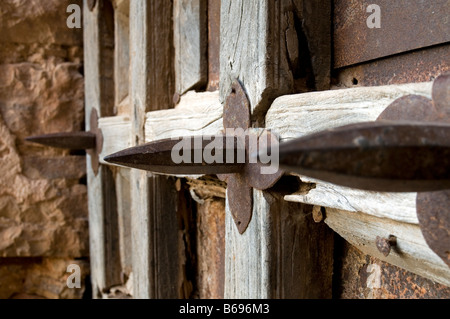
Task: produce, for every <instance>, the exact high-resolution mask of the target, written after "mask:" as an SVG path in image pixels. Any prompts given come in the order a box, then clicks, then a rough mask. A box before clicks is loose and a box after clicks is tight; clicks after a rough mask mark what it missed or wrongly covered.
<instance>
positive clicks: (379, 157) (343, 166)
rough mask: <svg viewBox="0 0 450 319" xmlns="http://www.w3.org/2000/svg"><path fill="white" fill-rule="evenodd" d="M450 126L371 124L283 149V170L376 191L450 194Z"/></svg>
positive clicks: (326, 133) (324, 134)
mask: <svg viewBox="0 0 450 319" xmlns="http://www.w3.org/2000/svg"><path fill="white" fill-rule="evenodd" d="M449 137H450V125H447V124H439V123H417V122H400V123H394V122H390V123H389V122H368V123H360V124H355V125H348V126H344V127H340V128H336V129H332V130H327V131H323V132H319V133H316V134H312V135H309V136H305V137H301V138H299V139H296V140H293V141H290V142H287V143H284V144H281V145H280V166H281V167H282V168H284V169H286V170H288V171H292V172H296V173H299V174H302V175H305V176H309V177H312V178H316V179H319V180H323V181H326V182H330V183H334V184H338V185H342V186H347V187H351V188H358V189H364V190H371V191H384V192H419V191H436V190H442V189H450V138H449Z"/></svg>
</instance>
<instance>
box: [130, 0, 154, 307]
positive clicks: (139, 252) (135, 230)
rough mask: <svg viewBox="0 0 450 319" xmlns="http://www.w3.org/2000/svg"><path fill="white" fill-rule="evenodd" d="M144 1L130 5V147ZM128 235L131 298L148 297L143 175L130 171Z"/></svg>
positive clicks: (136, 128)
mask: <svg viewBox="0 0 450 319" xmlns="http://www.w3.org/2000/svg"><path fill="white" fill-rule="evenodd" d="M148 5H149V4H148V2H146V1H138V0H134V1H133V0H132V1H131V2H130V16H132V17H133V19H131V24H130V50H131V57H132V58H131V61H130V64H131V86H130V89H131V92H130V93H131V104H132V124H131V145H132V146H134V145H138V144H139V143H140V142H141V141H142V140H143V138H144V136H143V135H144V130H143V125H144V123H143V118H144V116H145V110H146V103H147V96H148V94H149V93H148V92H147V91H148V90H147V85H146V83H147V81H148V77H147V70H148V59H149V57H148V50H147V46H148V43H147V42H148V41H149V39H148V37H147V28H148V11H149V10H150V9H149V7H148ZM130 186H131V188H130V190H131V236H132V241H131V243H132V265H133V297H134V298H137V299H144V298H145V299H146V298H150V297H152V291H151V288H150V273H151V272H152V270H153V267H152V265H151V264H150V254H151V251H150V235H151V234H150V229H149V227H150V225H149V202H148V201H149V198H148V181H147V173H146V172H142V171H139V170H131V173H130Z"/></svg>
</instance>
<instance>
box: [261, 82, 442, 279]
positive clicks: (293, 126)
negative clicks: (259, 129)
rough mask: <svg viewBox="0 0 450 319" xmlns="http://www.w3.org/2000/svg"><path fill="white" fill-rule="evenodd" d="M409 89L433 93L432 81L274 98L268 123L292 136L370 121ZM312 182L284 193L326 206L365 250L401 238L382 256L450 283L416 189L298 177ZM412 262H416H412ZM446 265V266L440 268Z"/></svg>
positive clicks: (330, 217) (337, 225)
mask: <svg viewBox="0 0 450 319" xmlns="http://www.w3.org/2000/svg"><path fill="white" fill-rule="evenodd" d="M408 94H418V95H422V96H425V97H428V98H430V97H431V83H428V82H427V83H415V84H405V85H395V86H381V87H370V88H368V87H361V88H354V89H345V90H333V91H326V92H318V93H306V94H302V95H291V96H284V97H280V98H279V99H277V100H276V101H275V102H274V103H273V105H272V107H271V109H270V110H269V112H268V113H267V117H266V123H267V126H268V128H271V129H273V130H274V131H275V132H277V133H279V134H280V136H281V138H282V139H284V140H289V139H292V138H294V137H299V136H303V135H305V134H309V133H313V132H317V131H321V130H325V129H329V128H332V127H337V126H342V125H347V124H353V123H357V122H364V121H373V120H376V118H377V117H378V116H379V114H380V113H381V112H383V111H384V109H385V108H386V107H387V106H388V105H389V104H391V103H392V102H393V101H394V100H396V99H397V98H400V97H402V96H404V95H408ZM300 178H301V180H302V182H304V183H312V184H314V187H311V185H309V187H305V190H304V191H300V192H299V193H297V194H291V195H288V196H285V199H286V200H288V201H295V202H302V203H307V204H312V205H317V206H323V207H328V208H329V209H328V208H327V217H326V222H327V224H328V225H329V226H330V227H331V228H332V229H333V230H335V231H336V232H337V233H339V234H341V235H342V236H343V237H344V238H345V239H347V240H348V241H349V242H350V243H352V244H354V245H356V246H357V247H359V248H360V249H361V250H362V251H363V252H365V253H367V254H370V255H373V256H375V257H379V255H380V253H379V252H378V250H377V249H376V246H375V244H374V242H375V239H376V236H387V237H388V236H389V234H392V235H396V236H397V234H398V236H399V237H400V238H401V241H402V243H401V244H400V246H399V249H400V251H401V252H402V253H401V254H392V255H390V256H389V257H387V258H384V259H383V258H382V259H383V260H385V261H387V262H390V263H392V264H394V265H396V266H399V267H402V268H405V269H407V270H409V271H412V272H414V273H416V274H419V275H421V276H424V277H427V278H430V279H432V280H435V281H438V282H440V283H443V284H445V282H447V284H448V278H450V277H448V275H449V274H448V267H447V270H445V269H444V268H443V266H442V265H444V263H443V262H442V260H440V258H439V257H438V256H437V255H435V254H434V252H433V251H432V250H431V249H430V248H429V247H428V245H426V243H425V241H424V239H423V236H422V234H421V232H420V227H419V226H418V219H417V214H416V193H377V192H369V191H362V190H356V189H350V188H346V187H341V186H337V185H333V184H330V183H325V182H322V181H318V180H314V179H312V178H308V177H305V176H300ZM414 261H417V262H416V263H415V262H414ZM444 270H445V271H444Z"/></svg>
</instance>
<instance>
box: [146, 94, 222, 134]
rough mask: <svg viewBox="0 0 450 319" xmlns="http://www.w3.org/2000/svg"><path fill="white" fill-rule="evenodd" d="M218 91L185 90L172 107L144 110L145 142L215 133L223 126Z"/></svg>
mask: <svg viewBox="0 0 450 319" xmlns="http://www.w3.org/2000/svg"><path fill="white" fill-rule="evenodd" d="M222 114H223V107H222V105H221V104H220V102H219V93H218V92H204V93H196V92H193V91H191V92H188V93H186V94H185V95H183V96H182V97H181V100H180V102H179V103H178V105H177V106H176V108H175V109H170V110H160V111H154V112H150V113H147V117H146V122H145V141H146V142H152V141H155V140H159V139H164V138H172V137H180V136H190V135H192V136H196V135H208V134H210V135H213V134H218V133H219V132H220V131H221V130H222V129H223V123H222Z"/></svg>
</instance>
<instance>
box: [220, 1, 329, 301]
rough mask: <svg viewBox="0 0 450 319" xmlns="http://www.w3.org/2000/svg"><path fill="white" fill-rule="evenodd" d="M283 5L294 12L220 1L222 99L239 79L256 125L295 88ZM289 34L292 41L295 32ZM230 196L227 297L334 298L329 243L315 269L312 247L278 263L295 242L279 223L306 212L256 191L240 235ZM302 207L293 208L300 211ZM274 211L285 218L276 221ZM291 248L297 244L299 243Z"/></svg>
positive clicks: (276, 5) (274, 5)
mask: <svg viewBox="0 0 450 319" xmlns="http://www.w3.org/2000/svg"><path fill="white" fill-rule="evenodd" d="M286 10H292V2H291V1H270V0H222V3H221V54H220V65H221V69H220V72H221V74H220V100H221V101H222V102H224V101H225V99H226V97H227V95H228V94H229V93H230V91H231V83H232V82H233V81H234V80H235V79H238V80H239V81H240V82H241V84H242V85H243V87H244V89H245V91H246V93H247V96H248V98H249V101H250V106H251V114H252V119H253V121H254V125H255V126H256V127H261V126H262V125H263V123H264V114H265V112H266V111H267V109H268V108H269V106H270V105H271V103H272V101H273V99H275V98H276V97H278V96H280V95H283V94H287V93H290V92H292V90H293V88H294V78H293V74H292V72H291V70H290V68H289V61H288V60H287V57H288V52H287V51H286V50H287V47H286V40H287V39H286V37H287V36H288V35H286V34H285V31H286V27H287V24H288V16H289V15H287V14H285V13H286ZM289 36H290V37H291V38H290V40H292V37H295V36H296V35H295V33H294V34H293V35H292V34H291V35H289ZM230 200H233V199H231V198H229V197H228V195H227V204H226V220H225V223H226V239H225V241H226V248H225V254H226V255H225V269H226V271H225V298H271V297H278V296H283V297H285V298H297V297H298V298H300V297H301V298H314V297H317V296H322V297H331V273H332V269H331V266H330V265H331V264H332V249H324V250H323V252H324V255H323V256H322V257H323V260H324V263H325V264H327V266H324V267H318V268H315V267H317V263H316V261H314V260H313V259H310V258H305V257H304V256H305V255H306V256H313V255H314V254H313V253H312V251H311V250H312V249H315V248H314V247H313V245H312V246H309V245H300V246H299V247H298V249H299V251H296V253H293V254H291V256H290V257H287V258H286V259H285V260H284V261H286V263H281V262H280V261H279V258H280V257H282V256H284V255H283V254H284V253H283V249H285V246H286V245H287V243H297V234H296V233H295V232H293V233H291V232H289V231H288V232H286V233H283V232H280V231H279V229H289V227H287V225H288V223H289V221H292V220H293V225H292V226H293V227H294V228H295V229H297V228H299V229H301V228H302V227H301V225H302V223H304V220H302V219H301V218H297V219H296V218H294V219H289V218H286V216H288V215H289V212H288V207H289V206H284V205H282V201H283V199H282V198H281V197H280V198H275V197H268V195H267V194H265V193H264V192H262V191H257V190H254V192H253V216H252V220H251V222H250V224H249V226H248V228H247V230H246V231H245V232H244V233H243V234H242V235H240V234H239V232H238V231H237V229H236V226H235V223H234V221H233V219H232V217H231V212H230V209H229V201H230ZM302 209H303V207H300V208H299V210H298V212H296V213H298V214H299V215H301V214H302V212H303V211H302ZM273 214H278V216H281V217H280V218H279V219H277V218H276V221H274V219H273V218H274V217H273ZM285 226H286V228H285ZM305 230H306V229H305ZM305 233H307V234H308V235H311V236H310V237H311V238H316V240H317V241H319V242H324V243H325V245H329V246H328V247H329V248H331V247H332V241H329V240H326V239H325V238H327V239H328V237H327V236H326V235H325V234H324V233H320V234H318V235H317V236H316V234H313V232H310V231H309V230H307V231H305ZM277 236H278V237H277ZM289 245H290V244H289ZM289 245H287V246H289ZM294 246H295V245H294ZM294 246H293V247H292V249H294V250H295V249H297V247H294ZM292 265H295V267H293V266H292ZM311 268H315V269H318V271H317V273H315V278H323V281H322V280H317V281H315V280H313V279H312V278H313V277H310V272H309V269H311ZM295 278H305V279H306V281H304V282H301V283H300V284H299V287H298V289H289V287H290V288H292V285H291V283H292V280H295Z"/></svg>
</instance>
